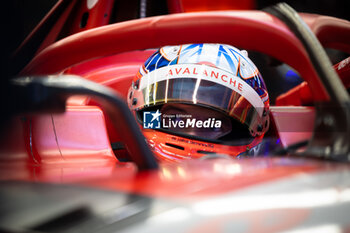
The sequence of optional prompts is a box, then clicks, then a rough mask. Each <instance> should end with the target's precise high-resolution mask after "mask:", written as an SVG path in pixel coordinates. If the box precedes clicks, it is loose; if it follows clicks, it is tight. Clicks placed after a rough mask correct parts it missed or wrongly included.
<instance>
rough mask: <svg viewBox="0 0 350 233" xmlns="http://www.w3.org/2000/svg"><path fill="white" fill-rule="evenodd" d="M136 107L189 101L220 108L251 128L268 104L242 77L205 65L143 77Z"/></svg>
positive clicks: (177, 67) (173, 68)
mask: <svg viewBox="0 0 350 233" xmlns="http://www.w3.org/2000/svg"><path fill="white" fill-rule="evenodd" d="M134 97H136V98H137V104H135V106H134V108H135V109H136V110H141V109H143V108H147V107H152V106H157V105H163V104H167V103H186V104H194V105H202V106H207V107H210V108H213V109H217V110H219V111H221V112H223V113H225V114H227V115H228V116H231V117H232V118H234V119H236V120H237V121H238V122H241V123H242V124H245V125H247V126H248V128H249V129H251V128H254V127H256V125H255V124H256V123H257V122H260V119H261V116H262V114H263V110H264V103H263V102H262V100H261V98H260V96H259V95H258V94H257V93H256V92H255V90H254V89H253V88H252V87H251V86H249V85H248V84H247V83H246V82H245V81H244V80H242V79H241V78H239V77H237V76H234V75H232V74H231V73H229V72H226V71H224V70H220V69H217V68H215V67H210V66H207V65H202V64H189V65H188V64H186V65H172V66H166V67H162V68H159V69H157V70H155V71H152V72H150V73H148V74H146V75H145V76H143V77H142V79H141V82H140V85H139V87H138V88H137V90H135V93H134Z"/></svg>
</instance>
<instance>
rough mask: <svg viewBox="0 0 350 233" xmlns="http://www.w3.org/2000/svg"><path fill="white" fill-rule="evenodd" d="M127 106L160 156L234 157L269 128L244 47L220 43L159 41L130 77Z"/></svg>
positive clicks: (261, 86) (262, 93)
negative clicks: (152, 51) (220, 155)
mask: <svg viewBox="0 0 350 233" xmlns="http://www.w3.org/2000/svg"><path fill="white" fill-rule="evenodd" d="M128 105H129V107H130V109H131V110H132V111H133V112H134V113H135V115H136V118H137V119H138V122H139V123H140V125H141V128H142V131H143V133H144V135H145V137H146V139H147V141H148V143H149V145H150V146H151V148H152V149H153V151H154V152H155V155H156V156H157V157H158V158H159V159H162V160H170V161H176V160H181V159H187V158H200V157H203V156H205V155H208V154H226V155H230V156H237V155H240V154H241V153H244V152H246V151H247V150H250V149H252V148H253V147H255V146H257V145H258V144H259V143H260V142H261V141H262V138H263V136H264V134H265V133H266V131H267V130H268V128H269V96H268V92H267V89H266V86H265V83H264V80H263V78H262V76H261V74H260V72H259V71H258V69H257V67H256V66H255V65H254V63H253V62H252V61H251V60H250V59H249V58H248V54H247V51H245V50H239V49H237V48H235V47H233V46H230V45H225V44H205V43H204V44H185V45H176V46H165V47H162V48H160V49H159V50H158V51H157V52H155V53H154V54H153V55H151V56H150V57H149V58H148V60H147V61H146V62H145V63H144V65H143V66H142V67H141V68H140V70H139V72H138V73H137V74H136V76H135V77H134V79H133V82H132V86H131V88H130V89H129V92H128Z"/></svg>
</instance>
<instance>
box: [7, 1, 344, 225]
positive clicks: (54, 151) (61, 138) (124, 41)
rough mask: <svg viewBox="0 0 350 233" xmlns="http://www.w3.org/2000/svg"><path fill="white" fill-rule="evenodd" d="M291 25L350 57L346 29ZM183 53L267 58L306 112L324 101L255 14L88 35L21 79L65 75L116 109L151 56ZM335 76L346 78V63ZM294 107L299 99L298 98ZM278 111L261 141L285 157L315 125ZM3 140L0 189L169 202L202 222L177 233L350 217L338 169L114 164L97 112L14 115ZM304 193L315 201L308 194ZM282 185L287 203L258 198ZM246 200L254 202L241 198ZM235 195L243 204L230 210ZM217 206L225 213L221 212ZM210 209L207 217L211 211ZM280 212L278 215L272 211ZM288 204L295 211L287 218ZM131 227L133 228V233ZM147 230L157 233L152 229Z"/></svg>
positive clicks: (322, 19) (259, 162) (280, 163)
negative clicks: (107, 97) (198, 45)
mask: <svg viewBox="0 0 350 233" xmlns="http://www.w3.org/2000/svg"><path fill="white" fill-rule="evenodd" d="M72 2H74V1H72ZM100 2H103V3H104V5H102V3H98V4H97V5H96V7H99V8H94V10H97V9H103V10H100V11H99V12H104V11H106V9H109V8H108V7H107V6H108V4H110V2H109V1H100ZM72 4H73V3H72ZM84 10H86V9H84ZM84 10H82V11H84ZM78 16H79V14H77V17H78ZM302 18H303V19H304V20H305V22H306V23H307V24H308V25H309V26H310V28H311V30H312V31H313V32H314V33H315V34H316V36H317V37H318V39H319V40H320V42H321V43H322V44H323V45H324V46H326V47H333V48H341V49H342V50H343V51H346V52H350V44H349V41H350V23H349V22H347V21H344V20H340V19H336V18H332V17H326V16H318V15H309V14H302ZM99 19H100V18H99ZM93 22H95V25H98V24H105V22H100V21H98V19H97V18H96V19H94V21H90V23H91V24H93ZM89 25H90V24H88V28H90V26H89ZM93 27H94V26H91V28H93ZM72 30H73V31H74V32H78V31H80V29H74V25H73V26H72ZM237 35H239V36H237ZM49 40H50V39H47V41H49ZM190 42H216V43H228V44H232V45H234V46H238V47H242V48H245V49H249V50H255V51H259V52H262V53H266V54H268V55H271V56H273V57H276V58H277V59H279V60H281V61H283V62H285V63H287V64H289V65H290V66H292V67H293V68H295V69H296V70H297V71H298V72H299V74H300V75H301V76H302V77H303V78H304V79H305V81H306V82H307V83H308V84H309V87H310V90H311V93H312V95H308V98H309V100H310V98H311V100H312V101H325V100H327V99H328V96H327V94H326V91H325V90H324V87H323V85H322V83H321V82H320V80H319V78H318V76H317V74H316V72H315V70H314V68H313V66H312V65H311V62H310V60H309V58H308V55H307V53H306V51H305V49H304V48H303V46H302V44H301V42H300V41H299V40H298V39H297V38H296V37H295V36H294V35H293V33H291V32H290V31H289V29H288V28H287V27H286V26H285V25H284V24H283V23H282V22H281V21H280V20H278V19H277V18H275V17H274V16H272V15H270V14H268V13H265V12H261V11H228V12H202V13H183V14H175V15H167V16H158V17H151V18H145V19H139V20H133V21H127V22H122V23H117V24H112V25H107V26H103V27H97V28H94V29H91V30H86V31H82V32H79V33H77V34H74V35H72V36H69V37H67V38H64V39H62V40H60V41H58V42H56V43H54V44H51V45H50V46H48V47H46V48H45V49H40V50H41V51H40V52H39V53H38V54H37V55H36V56H35V57H34V58H33V59H32V60H31V62H30V63H29V64H28V65H27V66H26V67H25V68H24V69H23V70H22V71H21V75H23V76H25V75H47V74H60V73H64V74H75V75H79V76H81V77H83V78H85V79H88V80H91V81H93V82H96V83H99V84H102V85H105V86H108V87H110V88H112V89H114V90H115V91H116V92H118V93H119V94H120V95H121V96H122V97H123V98H127V97H126V94H127V91H128V88H129V87H130V85H131V80H132V79H133V77H134V75H135V74H136V72H137V70H138V69H139V67H140V66H141V64H143V62H144V61H145V60H146V59H147V58H148V57H149V56H150V55H151V54H152V53H153V52H154V51H155V49H152V48H158V47H160V46H164V45H169V44H182V43H190ZM48 44H50V43H48ZM43 46H44V45H43ZM150 48H151V49H150ZM344 67H345V68H344V69H347V70H349V69H348V67H349V64H348V63H347V65H346V66H344ZM346 72H347V73H346V74H345V75H344V77H345V78H344V79H345V80H349V77H350V76H349V72H348V71H346ZM267 85H268V84H267ZM289 95H291V94H289ZM285 98H287V99H288V97H285ZM289 98H291V97H289ZM297 98H300V99H302V96H299V97H297ZM297 98H296V102H298V101H297ZM300 102H301V103H303V102H302V101H299V102H298V103H300ZM277 103H278V104H279V105H280V106H273V107H271V116H272V117H273V125H274V127H272V129H271V130H272V131H273V132H271V134H273V135H275V136H277V137H279V138H280V140H281V143H282V144H283V145H284V146H287V145H290V144H293V143H295V142H298V141H301V140H305V139H309V138H310V137H311V136H312V131H313V125H314V119H315V111H314V107H312V106H286V105H285V106H283V103H282V101H280V102H277ZM281 105H282V106H281ZM300 105H301V104H300ZM8 128H9V130H8V131H6V134H5V135H3V139H2V141H1V144H2V145H1V157H0V161H1V164H0V165H1V170H0V179H1V180H3V181H27V182H39V183H54V184H62V183H68V184H70V185H75V186H84V187H92V188H96V189H101V190H113V191H122V192H126V193H133V194H139V195H145V196H147V197H152V198H161V199H166V200H172V201H175V202H177V203H181V205H185V206H186V208H187V210H191V211H197V212H196V213H197V214H199V215H200V214H201V213H202V214H203V216H205V218H203V219H201V221H195V224H193V225H191V226H189V227H187V228H186V232H218V231H223V227H224V226H226V225H227V224H229V223H230V222H232V221H233V222H234V221H243V222H247V223H248V226H249V227H248V228H246V232H280V231H283V230H288V229H296V228H297V227H298V226H303V224H304V223H305V222H307V221H308V219H312V218H313V217H312V216H311V215H312V213H313V212H317V211H318V209H317V208H319V206H324V205H327V204H329V205H332V204H333V205H343V206H344V208H347V211H348V210H349V203H348V200H349V199H346V198H349V196H348V192H349V187H350V186H349V184H348V182H347V181H346V178H348V177H349V175H350V172H349V171H350V170H349V165H348V164H336V163H331V162H325V161H318V160H313V159H306V158H295V157H286V158H283V157H282V158H280V157H272V158H269V157H266V158H265V157H262V158H250V159H242V160H233V159H230V160H229V159H224V158H221V159H208V160H187V161H184V162H182V163H177V164H173V163H167V162H166V161H163V162H160V168H159V170H155V171H141V172H140V171H138V170H137V168H136V166H135V165H134V164H133V163H131V162H120V161H118V159H117V158H118V157H120V156H122V155H123V153H126V152H125V151H123V150H114V151H113V149H112V147H111V143H113V142H120V141H123V132H120V131H118V129H115V128H114V127H113V126H112V124H111V119H109V118H108V116H106V115H105V114H104V112H103V110H102V109H101V108H100V107H99V104H98V103H97V102H95V101H93V100H91V99H90V98H88V97H85V96H76V97H72V98H70V99H69V100H68V102H67V109H66V112H65V113H64V114H54V113H53V114H44V115H22V116H18V117H14V118H13V119H12V121H11V124H10V125H9V126H8ZM173 150H174V153H175V152H176V150H175V149H173ZM327 174H330V178H329V180H330V181H329V182H327V181H325V182H324V183H323V181H324V180H327V179H324V177H326V176H327ZM308 181H310V185H311V186H312V185H314V186H313V187H314V189H315V190H312V188H311V189H310V187H311V186H307V183H308ZM311 181H313V182H314V183H312V182H311ZM336 181H337V182H338V183H336ZM283 182H285V184H286V185H289V186H290V189H291V191H290V195H288V194H286V195H284V196H283V195H279V194H280V193H279V192H278V190H277V191H276V192H275V193H276V195H274V194H271V193H269V194H266V195H265V194H264V191H263V190H264V189H263V187H273V185H274V184H275V185H276V187H277V189H278V188H280V190H282V191H283V192H284V191H285V190H289V189H288V188H286V187H285V186H284V185H283ZM332 182H334V183H332ZM254 190H256V194H257V196H250V195H251V194H252V193H254V192H255V191H254ZM325 190H326V191H327V190H331V191H332V192H334V193H331V194H332V195H333V196H332V195H329V196H327V195H325V198H327V197H328V198H334V199H331V200H330V201H329V202H327V200H328V199H327V200H324V201H325V202H326V203H323V202H322V201H320V203H321V204H319V206H318V204H317V203H316V204H314V205H312V204H310V205H308V202H309V203H313V202H312V199H313V197H315V198H316V199H317V198H322V195H323V193H322V192H323V191H325ZM317 191H319V193H317ZM245 192H247V198H248V197H251V199H249V198H248V199H244V198H243V199H239V198H240V197H244V196H245ZM310 192H311V193H312V192H314V193H312V194H314V196H313V195H311V196H308V195H307V194H309V193H310ZM272 193H273V192H272ZM258 194H260V195H261V196H258ZM299 194H300V195H299ZM303 194H305V195H304V196H302V195H303ZM229 196H231V197H232V198H236V199H235V200H233V199H230V198H229ZM259 197H261V200H260V202H257V203H260V204H261V203H267V205H266V206H263V205H259V204H256V203H255V202H254V201H253V200H254V198H259ZM264 197H265V198H264ZM278 198H281V199H278ZM298 198H300V202H298V200H299V199H298ZM303 198H304V199H303ZM342 198H343V199H342ZM222 200H226V204H227V206H231V207H232V208H231V209H228V210H227V209H225V208H223V207H224V206H225V203H222V202H221V201H222ZM239 200H242V203H245V204H248V203H249V202H251V203H254V205H255V207H254V206H251V207H250V208H248V207H247V206H246V208H245V209H244V208H243V207H242V206H240V207H239V208H243V209H239V208H238V206H239V205H237V203H239ZM291 200H295V202H293V201H291ZM206 201H207V202H208V203H209V202H211V201H212V202H213V203H211V204H210V203H209V204H208V203H206ZM215 201H216V203H217V205H216V206H217V208H215V207H213V206H215ZM274 201H275V202H274ZM290 201H291V203H292V204H291V205H290V206H289V205H288V202H290ZM279 202H281V203H284V204H281V205H274V204H273V203H279ZM203 203H204V204H203ZM230 203H231V204H230ZM232 203H233V204H232ZM293 203H294V204H295V203H296V204H295V205H294V206H293ZM300 203H301V204H300ZM202 204H203V205H202ZM205 204H207V205H208V207H207V208H208V211H209V213H208V214H207V215H206V212H205V210H203V209H202V208H205ZM268 204H270V207H269V205H268ZM299 204H300V205H299ZM252 205H253V204H252ZM235 206H237V210H235ZM220 208H222V209H221V210H222V211H221V212H220V211H219V210H220ZM339 208H340V207H339ZM215 209H216V210H218V211H217V212H215ZM210 211H212V212H213V213H212V215H211V214H210ZM348 213H349V212H348ZM326 215H327V214H325V216H326ZM328 215H330V213H328ZM328 215H327V216H328ZM208 216H210V218H209V217H208ZM278 216H279V217H280V219H279V220H276V221H275V222H274V223H273V224H272V223H271V224H270V225H269V224H266V222H268V221H270V220H269V219H270V218H277V217H278ZM345 218H346V217H345ZM320 219H322V218H320ZM204 220H205V221H204ZM139 225H140V223H135V227H137V226H139ZM318 225H320V226H323V225H324V222H322V220H320V221H319V223H318ZM318 225H317V224H316V226H318ZM338 225H339V227H340V229H341V230H343V231H348V230H349V229H350V222H349V221H346V220H344V221H343V222H341V223H339V224H338ZM147 227H149V228H147ZM152 227H155V228H154V229H157V224H156V223H155V224H154V225H152ZM152 227H150V225H147V226H146V228H145V229H148V230H149V231H150V232H152V231H153V230H152V229H153V228H152ZM140 228H141V226H140ZM180 231H182V230H180Z"/></svg>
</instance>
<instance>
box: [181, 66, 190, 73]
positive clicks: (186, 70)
mask: <svg viewBox="0 0 350 233" xmlns="http://www.w3.org/2000/svg"><path fill="white" fill-rule="evenodd" d="M185 73H188V74H190V70H189V69H188V67H187V68H186V69H185V70H184V72H183V73H182V74H185Z"/></svg>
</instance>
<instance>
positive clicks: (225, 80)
mask: <svg viewBox="0 0 350 233" xmlns="http://www.w3.org/2000/svg"><path fill="white" fill-rule="evenodd" d="M224 77H225V78H227V75H224V74H223V75H221V80H222V81H224V82H225V83H227V79H224Z"/></svg>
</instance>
